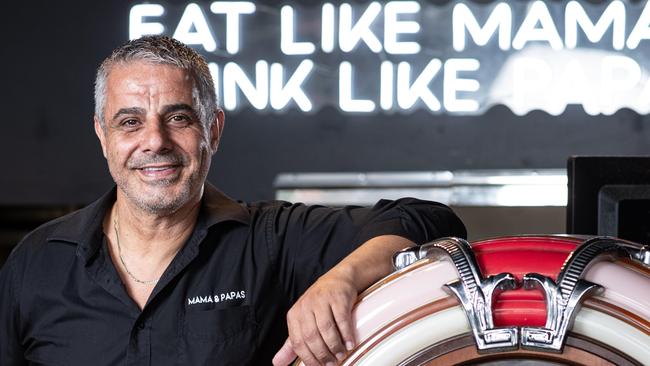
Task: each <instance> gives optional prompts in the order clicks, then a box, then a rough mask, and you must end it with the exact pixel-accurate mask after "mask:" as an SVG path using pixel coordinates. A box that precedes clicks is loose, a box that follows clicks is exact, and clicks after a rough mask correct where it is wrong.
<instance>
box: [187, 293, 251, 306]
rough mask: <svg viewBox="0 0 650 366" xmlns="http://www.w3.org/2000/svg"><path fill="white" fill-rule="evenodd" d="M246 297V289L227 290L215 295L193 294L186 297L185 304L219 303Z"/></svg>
mask: <svg viewBox="0 0 650 366" xmlns="http://www.w3.org/2000/svg"><path fill="white" fill-rule="evenodd" d="M245 298H246V291H244V290H241V291H229V292H222V293H220V294H215V295H206V296H194V297H188V298H187V305H196V304H209V303H219V302H225V301H232V300H243V299H245Z"/></svg>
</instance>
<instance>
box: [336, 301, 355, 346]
mask: <svg viewBox="0 0 650 366" xmlns="http://www.w3.org/2000/svg"><path fill="white" fill-rule="evenodd" d="M350 307H351V305H344V304H342V303H334V304H332V314H333V315H334V319H335V321H336V326H337V327H338V330H339V332H340V333H341V337H342V338H343V342H345V349H346V350H348V351H351V350H352V349H353V348H354V347H355V346H356V340H355V339H354V327H353V325H352V311H351V309H350Z"/></svg>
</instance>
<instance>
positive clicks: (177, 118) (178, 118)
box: [169, 114, 192, 124]
mask: <svg viewBox="0 0 650 366" xmlns="http://www.w3.org/2000/svg"><path fill="white" fill-rule="evenodd" d="M169 121H170V122H174V123H178V124H189V123H190V122H192V120H191V119H190V118H189V117H188V116H186V115H183V114H175V115H173V116H171V117H170V118H169Z"/></svg>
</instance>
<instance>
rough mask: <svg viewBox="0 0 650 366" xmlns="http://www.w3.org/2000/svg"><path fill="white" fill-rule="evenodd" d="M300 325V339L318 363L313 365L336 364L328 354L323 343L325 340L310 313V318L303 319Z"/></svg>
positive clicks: (333, 358)
mask: <svg viewBox="0 0 650 366" xmlns="http://www.w3.org/2000/svg"><path fill="white" fill-rule="evenodd" d="M320 312H322V311H320ZM320 312H319V313H320ZM301 325H302V327H301V328H302V329H301V331H302V338H303V339H304V341H305V343H306V345H307V347H308V348H309V351H310V352H311V354H312V355H313V357H315V358H316V360H317V362H318V363H316V364H315V365H321V364H322V365H327V364H329V363H331V364H332V365H333V364H334V363H335V362H336V358H335V356H334V355H333V354H332V353H331V352H330V349H329V347H328V346H327V344H326V343H325V340H324V339H323V336H322V335H321V331H320V329H319V328H318V325H317V322H316V318H315V316H314V314H313V313H312V314H311V317H308V319H304V321H303V322H302V324H301ZM301 356H302V355H301ZM303 361H304V359H303Z"/></svg>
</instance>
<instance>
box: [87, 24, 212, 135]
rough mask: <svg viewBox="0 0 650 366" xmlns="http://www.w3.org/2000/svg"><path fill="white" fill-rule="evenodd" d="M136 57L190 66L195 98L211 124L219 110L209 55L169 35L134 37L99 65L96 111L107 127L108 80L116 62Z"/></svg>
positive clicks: (202, 117)
mask: <svg viewBox="0 0 650 366" xmlns="http://www.w3.org/2000/svg"><path fill="white" fill-rule="evenodd" d="M133 61H145V62H150V63H154V64H163V65H172V66H176V67H178V68H180V69H183V70H186V71H188V72H189V73H190V76H191V77H192V79H193V80H194V83H193V84H194V85H193V86H192V99H193V102H194V106H195V108H196V109H197V110H196V113H197V114H198V116H197V117H198V118H199V120H200V121H201V123H202V124H203V126H204V128H206V129H207V128H209V127H210V124H211V123H212V122H213V121H214V118H215V115H216V113H217V110H218V104H217V93H216V92H215V88H214V81H213V80H212V75H211V74H210V69H209V68H208V64H207V63H206V61H205V59H204V58H203V57H202V56H201V55H199V54H198V53H197V52H196V51H194V50H193V49H191V48H190V47H188V46H186V45H185V44H183V43H181V42H179V41H177V40H175V39H173V38H170V37H166V36H146V37H142V38H139V39H134V40H132V41H129V42H127V43H125V44H124V45H122V46H121V47H119V48H117V49H115V50H114V51H113V53H112V54H111V55H110V56H109V57H108V58H106V59H105V60H104V61H103V62H102V64H101V65H100V66H99V68H98V69H97V77H96V78H95V115H97V118H99V122H100V124H101V126H102V127H104V124H105V122H104V117H105V116H104V107H105V104H106V80H107V79H108V74H109V73H110V71H111V69H112V68H113V66H115V65H117V64H126V63H129V62H133Z"/></svg>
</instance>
